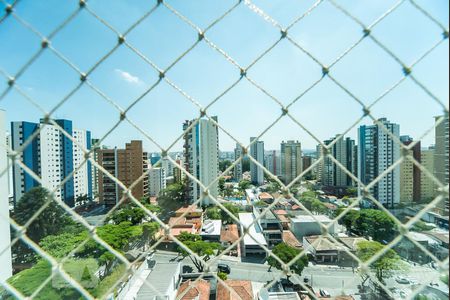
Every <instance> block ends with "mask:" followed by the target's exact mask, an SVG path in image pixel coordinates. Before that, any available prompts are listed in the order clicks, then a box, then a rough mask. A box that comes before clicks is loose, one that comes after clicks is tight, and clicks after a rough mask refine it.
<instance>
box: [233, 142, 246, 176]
mask: <svg viewBox="0 0 450 300" xmlns="http://www.w3.org/2000/svg"><path fill="white" fill-rule="evenodd" d="M242 155H243V151H242V147H241V145H240V144H239V143H236V148H234V159H235V160H238V159H239V158H240V157H241V156H242ZM243 160H244V159H241V161H239V162H238V163H237V164H236V165H235V166H234V180H236V181H241V180H242V173H243V172H242V162H243Z"/></svg>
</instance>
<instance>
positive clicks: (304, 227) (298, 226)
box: [291, 215, 335, 240]
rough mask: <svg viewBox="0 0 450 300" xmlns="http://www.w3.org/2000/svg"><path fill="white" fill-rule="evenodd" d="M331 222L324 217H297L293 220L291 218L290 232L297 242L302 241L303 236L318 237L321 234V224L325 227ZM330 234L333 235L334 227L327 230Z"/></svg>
mask: <svg viewBox="0 0 450 300" xmlns="http://www.w3.org/2000/svg"><path fill="white" fill-rule="evenodd" d="M332 222H333V221H332V220H331V219H330V218H329V217H327V216H325V215H316V216H314V217H313V216H310V215H298V216H296V217H295V218H291V231H292V232H293V233H294V235H295V236H296V237H297V239H298V240H302V239H303V237H305V236H311V235H320V234H322V226H321V224H323V225H325V226H327V225H329V224H330V223H332ZM328 232H329V233H330V234H332V235H333V234H334V233H335V225H333V226H331V227H330V228H329V229H328Z"/></svg>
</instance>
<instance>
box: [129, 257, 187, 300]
mask: <svg viewBox="0 0 450 300" xmlns="http://www.w3.org/2000/svg"><path fill="white" fill-rule="evenodd" d="M179 269H180V263H178V262H177V263H160V262H159V261H158V262H157V263H156V265H155V266H154V268H153V270H152V271H151V273H150V274H149V275H148V276H147V278H146V279H145V282H146V283H148V284H143V285H142V286H141V288H140V289H139V292H138V293H137V297H136V299H137V300H145V299H155V298H156V297H158V298H159V297H162V296H166V295H165V294H166V292H167V290H168V288H169V286H170V285H171V283H172V278H173V277H174V275H175V274H176V273H177V271H178V270H179Z"/></svg>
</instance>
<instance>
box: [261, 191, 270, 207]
mask: <svg viewBox="0 0 450 300" xmlns="http://www.w3.org/2000/svg"><path fill="white" fill-rule="evenodd" d="M258 198H259V200H260V201H264V202H266V203H269V204H271V203H273V197H272V195H271V194H269V193H266V192H263V193H260V194H259V195H258Z"/></svg>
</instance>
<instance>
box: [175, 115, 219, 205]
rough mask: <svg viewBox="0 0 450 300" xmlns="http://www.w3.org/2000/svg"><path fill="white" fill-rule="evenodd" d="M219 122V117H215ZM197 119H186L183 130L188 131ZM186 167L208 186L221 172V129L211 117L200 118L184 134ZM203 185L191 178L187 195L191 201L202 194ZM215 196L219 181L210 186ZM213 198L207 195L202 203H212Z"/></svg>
mask: <svg viewBox="0 0 450 300" xmlns="http://www.w3.org/2000/svg"><path fill="white" fill-rule="evenodd" d="M213 120H214V121H215V122H217V117H213ZM193 122H195V121H186V122H185V123H184V124H183V130H184V131H186V130H187V129H188V128H189V127H190V126H191V125H192V124H193ZM184 157H185V161H184V163H185V169H186V170H187V171H188V172H189V173H190V174H192V175H193V176H194V177H195V178H197V179H198V180H199V181H200V182H201V183H202V184H203V185H204V186H205V187H208V186H209V185H210V184H211V183H212V182H213V181H214V180H215V179H216V178H217V177H218V176H219V175H220V174H219V131H218V127H217V126H216V125H215V124H214V122H212V121H211V120H209V119H206V118H202V119H200V120H199V121H198V122H197V124H195V126H193V127H192V128H191V130H189V131H188V132H187V133H186V134H185V135H184ZM202 193H203V190H202V189H201V186H200V185H199V184H197V183H196V182H194V181H193V180H189V184H188V187H187V196H188V197H189V200H190V201H192V202H193V201H197V200H198V199H199V198H200V197H201V196H202ZM209 193H210V194H211V195H212V196H213V197H217V196H218V194H219V186H218V181H217V182H216V183H214V184H213V185H212V186H211V187H209ZM212 203H213V200H212V199H210V198H209V197H207V196H205V197H203V198H202V201H201V204H202V205H209V204H212Z"/></svg>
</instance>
